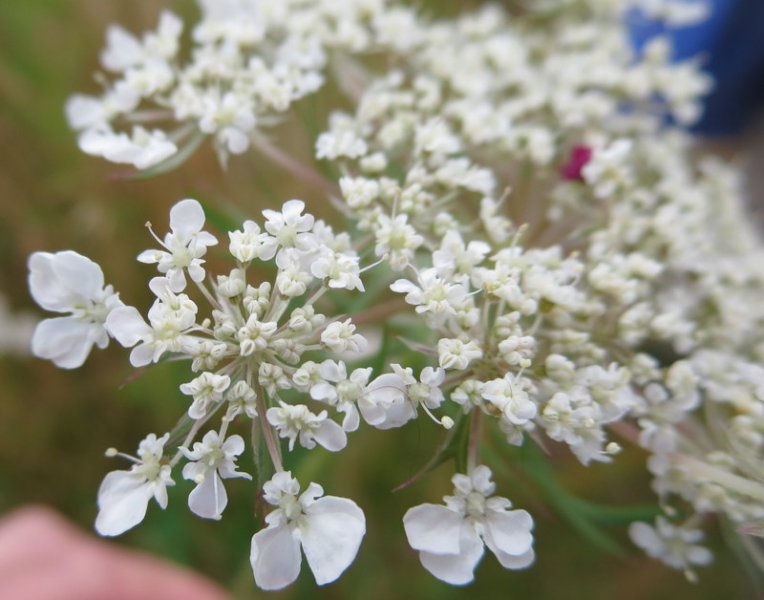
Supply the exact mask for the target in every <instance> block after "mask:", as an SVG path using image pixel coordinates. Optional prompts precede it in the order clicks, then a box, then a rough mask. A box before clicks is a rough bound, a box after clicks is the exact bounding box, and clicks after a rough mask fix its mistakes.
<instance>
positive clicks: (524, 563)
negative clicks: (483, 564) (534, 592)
mask: <svg viewBox="0 0 764 600" xmlns="http://www.w3.org/2000/svg"><path fill="white" fill-rule="evenodd" d="M489 547H490V546H489ZM491 550H492V551H493V553H494V554H495V555H496V558H497V559H498V560H499V563H501V566H502V567H504V568H505V569H525V568H526V567H530V566H531V565H532V564H533V561H534V560H536V554H535V553H534V552H533V548H531V549H530V550H528V551H527V552H524V553H523V554H520V555H519V556H515V555H513V554H507V553H506V552H501V551H498V552H497V551H496V550H494V549H493V548H491Z"/></svg>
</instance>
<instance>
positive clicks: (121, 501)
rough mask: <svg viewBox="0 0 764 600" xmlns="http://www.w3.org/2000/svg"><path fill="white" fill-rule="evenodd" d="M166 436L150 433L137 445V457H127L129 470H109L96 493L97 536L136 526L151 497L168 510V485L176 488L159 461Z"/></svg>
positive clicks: (164, 466)
mask: <svg viewBox="0 0 764 600" xmlns="http://www.w3.org/2000/svg"><path fill="white" fill-rule="evenodd" d="M169 437H170V434H169V433H166V434H164V435H163V436H162V437H161V438H157V436H156V435H154V434H153V433H152V434H149V435H148V436H147V437H146V439H145V440H143V441H142V442H141V443H140V446H138V458H133V457H127V458H129V459H130V460H132V461H133V462H135V464H134V465H133V466H132V467H131V469H130V470H129V471H112V472H111V473H109V474H108V475H107V476H106V477H105V478H104V480H103V483H102V484H101V488H100V489H99V490H98V517H97V518H96V522H95V527H96V531H98V533H100V534H101V535H108V536H113V535H119V534H121V533H123V532H125V531H127V530H128V529H131V528H132V527H135V526H136V525H137V524H138V523H140V522H141V521H143V517H144V516H146V509H147V508H148V503H149V500H151V498H152V497H153V498H154V499H155V500H156V501H157V504H159V506H160V507H161V508H167V486H168V485H175V482H174V481H173V480H172V477H171V473H170V471H171V467H170V465H169V464H167V463H165V462H164V461H163V460H162V456H163V453H164V445H165V444H166V443H167V440H168V439H169ZM111 454H116V451H114V452H111Z"/></svg>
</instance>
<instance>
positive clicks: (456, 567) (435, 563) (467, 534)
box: [419, 524, 483, 585]
mask: <svg viewBox="0 0 764 600" xmlns="http://www.w3.org/2000/svg"><path fill="white" fill-rule="evenodd" d="M459 547H460V552H459V554H431V553H430V552H420V553H419V560H421V561H422V566H423V567H424V568H425V569H427V570H428V571H429V572H430V573H432V574H433V575H435V577H437V578H438V579H440V580H442V581H445V582H446V583H450V584H451V585H465V584H467V583H469V582H470V581H472V580H473V579H474V578H475V575H474V572H475V567H476V566H477V564H478V562H480V559H481V557H482V556H483V543H482V542H481V541H480V538H479V537H478V535H477V534H476V533H475V531H474V530H473V529H472V527H471V526H470V525H466V524H465V525H464V526H463V527H462V533H461V537H460V541H459Z"/></svg>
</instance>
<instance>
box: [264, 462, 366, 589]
mask: <svg viewBox="0 0 764 600" xmlns="http://www.w3.org/2000/svg"><path fill="white" fill-rule="evenodd" d="M263 491H264V495H263V497H264V498H265V500H266V501H267V502H268V503H269V504H272V505H273V506H277V507H278V508H277V509H276V510H274V511H273V512H271V513H270V514H269V515H268V516H267V517H265V522H266V523H267V524H268V527H266V528H265V529H261V530H260V531H258V532H257V533H256V534H255V535H254V536H253V537H252V553H251V554H250V562H251V564H252V571H253V572H254V575H255V583H257V585H258V586H259V587H261V588H262V589H264V590H279V589H281V588H284V587H286V586H288V585H289V584H290V583H292V582H293V581H294V580H295V579H297V576H298V575H299V574H300V565H301V563H302V557H301V556H300V547H301V546H302V549H303V551H304V552H305V558H307V559H308V566H309V567H310V570H311V571H313V576H314V577H315V578H316V583H318V585H324V584H327V583H331V582H332V581H334V580H335V579H337V578H338V577H339V576H340V575H342V573H343V572H344V571H345V569H347V568H348V567H349V566H350V563H352V562H353V560H354V559H355V557H356V554H357V553H358V548H359V547H360V545H361V540H362V539H363V536H364V534H365V533H366V518H365V517H364V515H363V511H362V510H361V509H360V508H358V505H357V504H356V503H355V502H353V501H352V500H348V499H347V498H338V497H336V496H324V497H323V498H320V496H322V495H323V493H324V490H323V488H322V487H321V486H320V485H318V484H316V483H311V484H310V485H309V486H308V489H307V490H305V492H304V493H303V494H302V495H301V496H299V497H298V494H299V493H300V484H299V483H298V482H297V480H296V479H294V478H293V477H292V474H291V473H290V472H289V471H282V472H280V473H276V474H275V475H274V476H273V478H272V479H271V480H270V481H269V482H267V483H266V484H265V485H264V486H263Z"/></svg>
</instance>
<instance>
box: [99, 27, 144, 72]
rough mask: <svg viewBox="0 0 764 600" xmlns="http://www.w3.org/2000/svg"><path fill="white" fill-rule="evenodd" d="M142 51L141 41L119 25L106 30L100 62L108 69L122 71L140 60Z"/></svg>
mask: <svg viewBox="0 0 764 600" xmlns="http://www.w3.org/2000/svg"><path fill="white" fill-rule="evenodd" d="M143 56H144V52H143V47H142V46H141V43H140V42H139V41H138V39H137V38H136V37H135V36H134V35H133V34H132V33H130V32H129V31H127V30H125V29H123V28H122V27H120V26H119V25H111V26H109V29H108V30H107V31H106V48H105V49H104V51H103V52H102V53H101V64H102V65H103V66H104V67H105V68H107V69H109V70H110V71H116V72H120V71H124V70H125V69H128V68H129V67H132V66H133V65H134V64H136V63H138V62H140V60H141V59H142V58H143Z"/></svg>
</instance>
